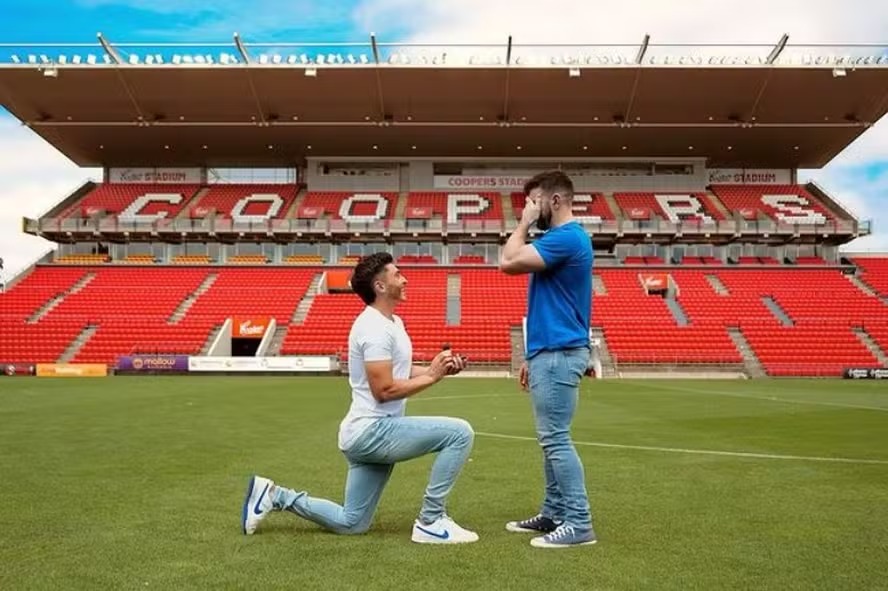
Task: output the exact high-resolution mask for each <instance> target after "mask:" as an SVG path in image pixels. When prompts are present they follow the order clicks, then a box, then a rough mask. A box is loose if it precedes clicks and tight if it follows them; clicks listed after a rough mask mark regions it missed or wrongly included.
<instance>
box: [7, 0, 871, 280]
mask: <svg viewBox="0 0 888 591" xmlns="http://www.w3.org/2000/svg"><path fill="white" fill-rule="evenodd" d="M726 15H729V16H726ZM886 23H888V3H885V2H877V3H873V2H871V0H847V1H846V2H842V3H839V2H836V1H835V0H781V2H779V3H775V2H772V1H771V0H720V1H719V2H713V1H712V0H670V2H663V1H662V0H621V1H620V2H618V3H614V2H603V1H601V0H547V1H546V2H533V3H531V2H514V1H512V0H448V1H447V2H445V1H444V0H434V1H429V0H349V1H347V2H335V1H333V2H329V1H328V2H322V1H309V0H5V1H4V2H3V4H2V10H0V43H49V42H52V43H94V42H95V41H96V33H97V32H99V31H101V32H102V33H103V34H104V35H105V36H106V37H107V38H108V39H110V40H111V41H112V42H117V43H123V42H126V43H164V42H193V43H230V42H231V41H232V35H233V33H234V32H235V31H237V32H238V33H240V34H241V36H242V37H243V38H244V39H245V40H246V41H247V42H251V41H252V42H263V43H275V42H282V41H287V42H352V41H358V42H361V41H366V40H368V37H369V33H370V32H371V31H373V32H375V33H376V34H377V36H378V37H379V39H380V40H381V41H387V42H406V41H414V42H415V41H421V42H426V43H436V44H438V43H489V42H503V41H505V39H506V38H507V36H508V35H510V34H511V35H513V36H514V38H515V41H516V43H573V44H590V43H617V42H620V43H636V42H638V41H640V40H641V39H642V37H643V36H644V34H646V33H649V34H650V35H651V36H652V41H653V42H660V43H663V42H672V43H675V42H681V43H720V44H729V43H763V44H772V43H774V42H776V41H777V39H779V38H780V36H781V35H782V34H783V33H788V34H789V35H790V43H864V42H870V43H882V44H885V47H888V26H886ZM97 175H98V171H94V170H82V169H78V168H77V167H76V166H74V165H73V164H71V163H70V162H69V161H68V160H67V159H65V158H64V157H62V156H61V155H60V154H59V153H58V152H57V151H55V150H54V149H53V148H52V147H51V146H48V145H47V144H46V143H45V142H44V141H43V140H41V139H40V138H38V137H37V136H36V135H35V134H33V133H31V132H30V131H29V130H27V129H26V128H22V127H21V126H19V125H18V123H17V121H16V120H14V119H13V118H12V117H10V116H9V115H7V114H5V112H4V111H3V110H2V109H0V177H2V178H3V183H0V204H2V207H0V257H3V258H5V259H6V261H7V268H8V269H12V270H15V269H17V268H19V267H21V266H24V265H26V264H28V263H29V262H30V261H32V260H33V259H34V258H35V257H36V256H38V255H39V254H41V253H43V252H44V251H45V250H47V249H48V248H50V247H51V246H52V245H51V244H49V243H47V242H45V241H42V240H40V239H38V238H33V237H29V236H26V235H23V234H22V233H21V227H20V224H21V218H22V216H29V217H36V216H37V215H39V214H40V213H41V212H43V211H45V210H46V209H48V208H49V207H50V206H52V205H53V204H54V203H55V202H57V201H58V200H59V199H61V198H62V197H63V196H64V195H66V194H68V193H69V192H71V191H72V190H74V189H75V188H77V186H78V185H80V184H81V183H82V182H83V181H84V180H85V179H87V178H89V177H93V178H98V176H97ZM808 179H813V180H816V181H817V182H819V183H820V184H821V185H823V186H824V187H826V188H827V189H828V190H829V191H830V192H831V193H832V194H833V195H834V196H835V197H836V198H837V199H838V200H839V201H840V202H841V203H843V204H845V205H846V206H847V207H848V208H849V209H850V210H851V211H852V212H853V213H854V214H856V215H857V216H859V217H861V218H865V219H871V220H873V223H874V232H875V235H874V236H872V237H869V238H866V239H862V240H858V241H856V242H855V243H853V244H852V245H851V246H850V250H858V251H859V250H873V249H878V250H881V251H883V252H888V207H885V203H886V202H888V122H886V121H884V120H883V121H881V122H880V123H879V124H877V125H876V126H875V127H874V128H873V129H871V130H869V131H867V132H866V133H865V134H864V135H863V136H862V137H861V138H860V139H859V140H858V141H857V142H855V143H854V144H852V145H851V146H850V147H849V148H847V149H846V150H845V151H844V152H843V153H842V154H840V155H839V156H838V157H837V158H836V159H835V160H834V161H833V162H831V163H830V164H829V165H828V166H827V167H826V168H824V169H822V170H816V171H800V180H801V181H806V180H808Z"/></svg>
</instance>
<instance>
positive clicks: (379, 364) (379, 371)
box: [364, 360, 394, 399]
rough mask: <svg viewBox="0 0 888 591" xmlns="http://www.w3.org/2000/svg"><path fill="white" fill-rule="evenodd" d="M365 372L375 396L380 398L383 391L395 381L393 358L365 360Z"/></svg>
mask: <svg viewBox="0 0 888 591" xmlns="http://www.w3.org/2000/svg"><path fill="white" fill-rule="evenodd" d="M364 372H365V373H366V374H367V383H368V384H369V385H370V392H371V393H372V394H373V397H374V398H376V399H380V397H381V394H382V392H384V391H385V390H386V388H388V387H390V386H391V385H392V382H394V378H393V373H392V362H391V360H384V361H365V362H364Z"/></svg>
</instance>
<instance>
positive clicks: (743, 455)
mask: <svg viewBox="0 0 888 591" xmlns="http://www.w3.org/2000/svg"><path fill="white" fill-rule="evenodd" d="M475 435H481V436H483V437H495V438H498V439H513V440H517V441H534V442H535V441H536V440H537V439H536V437H525V436H522V435H505V434H503V433H487V432H483V431H475ZM573 443H574V445H581V446H586V447H607V448H613V449H634V450H640V451H657V452H664V453H675V454H697V455H707V456H729V457H736V458H757V459H764V460H795V461H807V462H835V463H842V464H876V465H881V466H888V460H868V459H859V458H825V457H817V456H793V455H783V454H765V453H754V452H745V451H718V450H713V449H684V448H679V447H656V446H650V445H624V444H620V443H601V442H596V441H574V442H573Z"/></svg>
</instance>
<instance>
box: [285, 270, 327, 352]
mask: <svg viewBox="0 0 888 591" xmlns="http://www.w3.org/2000/svg"><path fill="white" fill-rule="evenodd" d="M323 278H324V274H323V273H317V274H316V275H315V276H314V277H312V279H311V283H309V284H308V289H307V290H306V291H305V295H304V296H302V299H301V300H299V303H298V304H297V305H296V310H295V311H294V312H293V316H292V317H291V318H290V324H302V323H303V322H305V318H306V316H308V313H309V312H310V311H311V305H312V303H313V302H314V299H315V297H316V296H317V295H318V289H319V288H320V285H321V280H322V279H323ZM281 344H282V345H283V343H281Z"/></svg>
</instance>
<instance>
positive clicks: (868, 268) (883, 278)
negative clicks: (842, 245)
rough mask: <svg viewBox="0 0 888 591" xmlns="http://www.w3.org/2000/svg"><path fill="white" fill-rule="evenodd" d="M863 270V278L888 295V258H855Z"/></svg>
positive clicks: (881, 292)
mask: <svg viewBox="0 0 888 591" xmlns="http://www.w3.org/2000/svg"><path fill="white" fill-rule="evenodd" d="M853 262H854V264H855V265H857V267H859V268H860V269H861V270H862V271H863V274H862V279H863V281H865V282H866V283H867V284H868V285H869V286H870V287H872V288H873V289H875V290H876V291H877V292H879V293H880V294H881V295H883V296H888V258H870V257H858V258H855V259H854V260H853Z"/></svg>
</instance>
